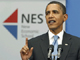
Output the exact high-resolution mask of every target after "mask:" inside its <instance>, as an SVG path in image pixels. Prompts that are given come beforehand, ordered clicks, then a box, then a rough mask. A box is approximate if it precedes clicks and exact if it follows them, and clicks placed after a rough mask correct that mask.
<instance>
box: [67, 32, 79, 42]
mask: <svg viewBox="0 0 80 60" xmlns="http://www.w3.org/2000/svg"><path fill="white" fill-rule="evenodd" d="M67 34H68V33H67ZM68 36H70V37H71V38H72V39H73V40H76V41H80V38H79V37H77V36H74V35H71V34H68Z"/></svg>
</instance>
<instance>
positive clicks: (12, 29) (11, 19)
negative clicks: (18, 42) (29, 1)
mask: <svg viewBox="0 0 80 60" xmlns="http://www.w3.org/2000/svg"><path fill="white" fill-rule="evenodd" d="M17 22H18V9H16V10H15V11H14V12H13V13H12V14H11V15H10V16H9V17H8V18H7V19H6V20H5V21H4V22H3V23H17ZM3 26H4V27H5V28H6V29H7V30H8V31H9V32H10V33H11V34H12V36H14V38H16V39H17V25H14V24H11V25H8V24H7V25H3Z"/></svg>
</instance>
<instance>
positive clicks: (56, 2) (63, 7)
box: [45, 1, 66, 14]
mask: <svg viewBox="0 0 80 60" xmlns="http://www.w3.org/2000/svg"><path fill="white" fill-rule="evenodd" d="M49 4H58V5H59V6H60V8H61V10H62V12H63V14H66V7H65V6H64V5H63V4H62V3H60V2H58V1H51V2H50V3H48V5H49ZM48 5H47V6H48ZM46 8H47V7H46ZM45 13H46V10H45Z"/></svg>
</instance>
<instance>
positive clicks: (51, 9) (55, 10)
mask: <svg viewBox="0 0 80 60" xmlns="http://www.w3.org/2000/svg"><path fill="white" fill-rule="evenodd" d="M64 21H65V17H64V14H63V12H62V9H61V7H60V6H59V5H58V4H49V5H48V6H47V8H46V22H47V25H48V27H49V29H50V30H54V29H61V28H62V27H63V22H64Z"/></svg>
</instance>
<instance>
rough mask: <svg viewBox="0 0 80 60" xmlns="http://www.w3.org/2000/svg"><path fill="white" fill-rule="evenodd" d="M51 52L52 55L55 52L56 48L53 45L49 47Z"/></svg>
mask: <svg viewBox="0 0 80 60" xmlns="http://www.w3.org/2000/svg"><path fill="white" fill-rule="evenodd" d="M49 50H51V53H52V52H53V51H54V46H53V45H49V47H48V51H49Z"/></svg>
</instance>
